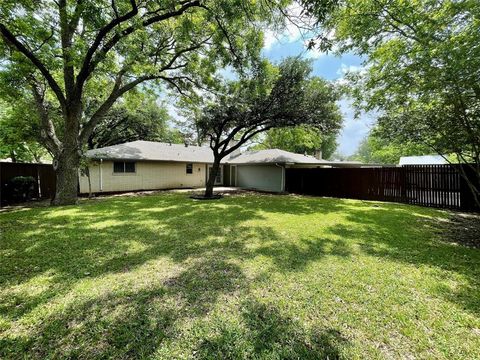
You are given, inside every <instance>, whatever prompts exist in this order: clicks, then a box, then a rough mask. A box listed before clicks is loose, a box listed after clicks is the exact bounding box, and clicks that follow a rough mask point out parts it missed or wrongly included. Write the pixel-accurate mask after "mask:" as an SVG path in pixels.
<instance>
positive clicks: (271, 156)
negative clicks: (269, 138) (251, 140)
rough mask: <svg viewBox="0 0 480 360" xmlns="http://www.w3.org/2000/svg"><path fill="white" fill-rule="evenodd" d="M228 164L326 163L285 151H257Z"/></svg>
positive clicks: (243, 155) (240, 156) (247, 153)
mask: <svg viewBox="0 0 480 360" xmlns="http://www.w3.org/2000/svg"><path fill="white" fill-rule="evenodd" d="M226 162H227V163H229V164H256V163H259V164H265V163H271V164H274V163H278V164H285V163H292V164H314V165H315V164H318V165H324V164H327V163H328V162H327V161H325V160H318V159H316V158H314V157H313V156H308V155H302V154H295V153H292V152H289V151H285V150H279V149H268V150H258V151H247V152H245V153H242V154H240V155H238V156H236V157H232V158H230V159H228V160H226Z"/></svg>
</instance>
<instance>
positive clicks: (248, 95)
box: [198, 58, 341, 197]
mask: <svg viewBox="0 0 480 360" xmlns="http://www.w3.org/2000/svg"><path fill="white" fill-rule="evenodd" d="M311 71H312V67H311V63H310V61H308V60H300V59H298V58H287V59H285V60H283V61H282V62H281V63H280V64H279V66H278V67H275V66H272V65H271V64H269V63H267V62H263V63H262V64H261V65H260V66H258V67H257V68H255V69H254V71H253V72H252V74H251V75H250V76H249V77H243V78H242V79H240V80H238V81H234V82H229V83H227V84H226V85H225V87H226V89H225V91H222V92H221V93H220V94H219V95H217V96H215V97H213V98H211V99H208V102H207V104H206V105H205V106H204V108H203V112H202V116H201V118H200V120H199V122H198V126H199V128H200V129H201V130H202V132H203V136H204V137H205V138H206V139H208V141H209V144H210V148H211V149H212V150H213V153H214V163H213V170H212V175H211V176H210V178H209V180H208V182H207V190H206V193H205V196H207V197H209V196H212V189H213V183H214V178H215V175H216V172H217V171H218V167H219V164H220V160H221V159H222V158H224V157H225V156H227V155H229V154H231V153H232V152H233V151H235V150H236V149H238V148H240V147H241V146H242V145H243V144H245V143H246V142H247V141H249V140H251V139H253V138H254V137H255V136H256V135H258V134H261V133H263V132H265V131H268V130H270V129H274V128H284V127H294V126H298V125H305V126H311V127H315V128H316V129H318V130H319V131H321V132H322V133H324V134H330V133H334V132H336V131H338V129H339V128H340V125H341V115H340V112H339V109H338V106H337V104H336V101H337V100H338V98H339V93H338V92H337V91H335V89H334V88H333V86H332V85H330V84H328V83H327V82H324V81H322V80H320V79H318V78H314V77H311ZM233 140H235V144H234V145H232V141H233Z"/></svg>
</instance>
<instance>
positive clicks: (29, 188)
mask: <svg viewBox="0 0 480 360" xmlns="http://www.w3.org/2000/svg"><path fill="white" fill-rule="evenodd" d="M35 183H36V180H35V178H33V177H32V176H15V177H14V178H12V179H11V180H10V181H9V188H10V194H11V197H12V200H14V201H28V200H30V199H32V197H33V196H34V195H35Z"/></svg>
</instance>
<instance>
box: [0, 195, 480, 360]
mask: <svg viewBox="0 0 480 360" xmlns="http://www.w3.org/2000/svg"><path fill="white" fill-rule="evenodd" d="M446 216H447V214H446V213H445V212H441V211H437V210H432V209H425V208H419V207H413V206H407V205H398V204H386V203H373V202H364V201H354V200H339V199H322V198H307V197H293V196H269V195H245V196H233V197H228V198H224V199H222V200H219V201H214V202H198V201H193V200H191V199H189V198H187V195H185V194H172V193H165V194H160V195H153V196H144V197H129V198H126V197H118V198H111V199H103V200H95V201H83V202H82V203H81V205H79V206H71V207H58V208H36V209H30V210H19V211H15V212H8V213H2V214H0V220H1V229H2V234H1V240H0V358H20V357H26V358H27V357H28V358H39V359H44V358H62V357H69V358H107V357H112V358H116V359H122V358H156V359H157V358H158V359H172V358H199V359H200V358H201V359H203V358H211V359H214V358H237V359H243V358H268V359H284V358H291V359H296V358H312V359H318V358H326V357H327V356H328V357H329V359H335V358H346V359H350V358H359V359H360V358H408V359H410V358H439V359H454V358H465V359H473V358H480V250H479V249H471V248H466V247H462V246H458V245H454V244H450V243H446V242H442V241H441V240H440V237H441V236H440V234H439V232H438V231H437V229H438V224H440V223H441V221H442V220H443V219H444V218H445V217H446Z"/></svg>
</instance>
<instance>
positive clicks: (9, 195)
mask: <svg viewBox="0 0 480 360" xmlns="http://www.w3.org/2000/svg"><path fill="white" fill-rule="evenodd" d="M0 181H1V188H0V204H1V205H5V204H10V203H15V202H20V201H26V200H31V199H42V198H44V199H48V198H52V197H53V195H54V194H55V181H56V180H55V172H54V170H53V167H52V165H49V164H26V163H10V162H0Z"/></svg>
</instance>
